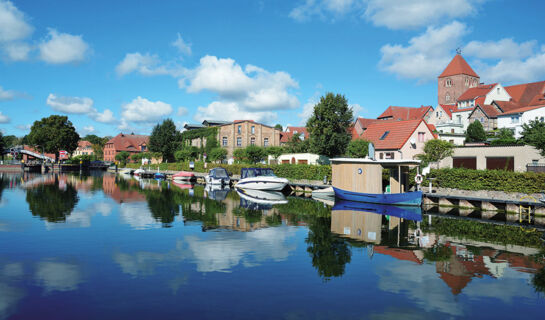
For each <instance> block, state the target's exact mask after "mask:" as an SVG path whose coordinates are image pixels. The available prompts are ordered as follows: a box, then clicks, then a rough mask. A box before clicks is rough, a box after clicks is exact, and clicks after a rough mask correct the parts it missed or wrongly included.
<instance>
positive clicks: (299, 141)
mask: <svg viewBox="0 0 545 320" xmlns="http://www.w3.org/2000/svg"><path fill="white" fill-rule="evenodd" d="M286 151H287V152H288V153H305V152H309V151H310V141H309V140H308V139H304V136H303V134H302V133H299V132H298V133H295V134H293V136H291V138H290V139H289V140H288V142H287V143H286Z"/></svg>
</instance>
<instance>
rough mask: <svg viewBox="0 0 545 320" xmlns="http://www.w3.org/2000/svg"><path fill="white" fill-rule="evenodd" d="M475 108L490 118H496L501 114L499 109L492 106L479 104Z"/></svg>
mask: <svg viewBox="0 0 545 320" xmlns="http://www.w3.org/2000/svg"><path fill="white" fill-rule="evenodd" d="M475 108H480V109H481V110H482V111H483V112H484V114H485V115H486V116H487V117H488V118H496V117H497V116H498V114H501V111H500V110H498V108H497V107H495V106H493V105H490V104H483V105H480V104H479V105H477V106H476V107H475Z"/></svg>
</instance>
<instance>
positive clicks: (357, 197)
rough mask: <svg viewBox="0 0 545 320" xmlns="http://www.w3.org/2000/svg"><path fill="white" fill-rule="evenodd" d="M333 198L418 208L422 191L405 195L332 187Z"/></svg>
mask: <svg viewBox="0 0 545 320" xmlns="http://www.w3.org/2000/svg"><path fill="white" fill-rule="evenodd" d="M333 190H334V191H335V197H337V198H339V199H343V200H349V201H358V202H368V203H378V204H390V205H396V206H420V205H421V204H422V191H414V192H405V193H361V192H353V191H346V190H343V189H339V188H335V187H333Z"/></svg>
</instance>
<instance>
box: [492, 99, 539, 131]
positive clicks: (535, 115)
mask: <svg viewBox="0 0 545 320" xmlns="http://www.w3.org/2000/svg"><path fill="white" fill-rule="evenodd" d="M517 116H518V117H519V119H518V122H513V119H512V118H514V117H517ZM542 118H543V121H545V106H543V107H541V108H537V109H533V110H529V111H526V112H524V113H522V115H521V114H511V115H498V128H508V129H511V130H513V131H515V138H517V139H518V138H520V137H521V133H522V125H523V124H528V123H530V121H532V120H535V119H538V120H541V119H542Z"/></svg>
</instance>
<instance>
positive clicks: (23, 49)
mask: <svg viewBox="0 0 545 320" xmlns="http://www.w3.org/2000/svg"><path fill="white" fill-rule="evenodd" d="M31 50H32V47H31V46H30V45H29V44H28V43H25V42H10V43H8V44H6V45H5V46H4V52H5V55H6V56H7V58H8V60H11V61H23V60H27V59H28V56H29V54H30V51H31Z"/></svg>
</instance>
